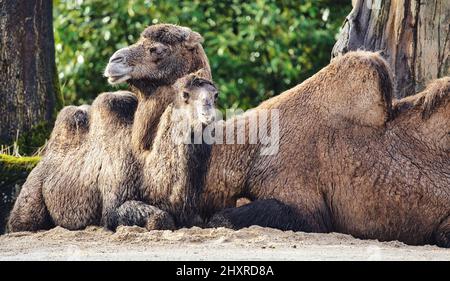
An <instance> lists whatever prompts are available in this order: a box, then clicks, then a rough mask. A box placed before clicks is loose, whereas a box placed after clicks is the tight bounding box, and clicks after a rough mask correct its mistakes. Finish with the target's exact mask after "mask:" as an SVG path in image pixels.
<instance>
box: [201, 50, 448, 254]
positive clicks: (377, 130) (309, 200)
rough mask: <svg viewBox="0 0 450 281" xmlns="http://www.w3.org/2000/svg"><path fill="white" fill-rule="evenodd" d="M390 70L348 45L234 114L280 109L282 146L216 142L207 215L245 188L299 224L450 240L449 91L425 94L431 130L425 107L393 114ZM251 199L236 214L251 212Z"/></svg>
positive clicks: (385, 236) (420, 240) (383, 236)
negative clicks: (272, 149)
mask: <svg viewBox="0 0 450 281" xmlns="http://www.w3.org/2000/svg"><path fill="white" fill-rule="evenodd" d="M390 76H391V75H390V70H389V69H388V67H387V66H386V63H385V62H384V60H383V59H382V58H381V57H380V56H379V55H378V54H374V53H369V52H353V53H349V54H347V55H344V56H342V57H339V58H337V59H335V60H333V61H332V62H331V64H330V65H329V66H327V67H325V68H324V69H322V70H321V71H320V72H319V73H317V74H316V75H314V76H313V77H311V78H310V79H308V80H307V81H305V82H303V83H302V84H300V85H298V86H296V87H294V88H293V89H291V90H288V91H286V92H284V93H282V94H281V95H279V96H277V97H274V98H272V99H270V100H268V101H266V102H263V103H262V104H261V105H260V106H258V107H257V108H256V109H254V110H253V111H251V112H249V113H247V114H246V115H244V116H241V117H238V118H241V119H242V118H244V119H245V118H247V117H249V116H250V115H252V114H258V112H259V111H260V109H278V110H279V111H280V130H281V131H280V148H279V153H278V154H276V155H273V156H261V155H260V154H259V152H260V149H261V144H256V145H251V144H243V145H214V146H213V147H212V151H211V158H210V160H209V166H208V173H207V176H206V185H205V189H204V192H203V194H202V196H203V197H202V198H203V200H202V202H203V203H202V207H201V211H202V212H203V215H204V216H205V217H208V216H211V214H213V213H214V212H215V211H218V210H220V209H222V208H226V207H232V206H233V205H234V202H235V200H236V198H239V197H242V196H244V197H248V198H250V199H252V200H264V199H276V200H277V201H276V202H281V203H282V204H285V205H286V206H287V207H289V208H290V211H289V213H291V217H292V221H293V222H295V223H294V224H296V225H294V226H293V227H292V228H293V229H296V230H304V231H313V232H330V231H336V232H343V233H349V234H352V235H354V236H356V237H360V238H371V239H379V240H400V241H403V242H406V243H410V244H424V243H437V244H438V245H440V246H446V247H449V246H450V240H449V239H450V238H449V233H450V225H449V220H450V219H449V215H450V189H449V188H450V158H449V154H448V150H446V149H445V148H446V147H448V142H446V141H445V140H443V139H441V137H445V136H448V133H449V132H450V128H449V123H448V113H449V108H448V106H446V104H448V103H447V102H446V101H444V100H442V99H445V100H447V101H448V96H449V93H448V90H442V91H441V90H438V93H436V92H435V90H436V89H437V88H439V89H443V88H441V87H432V88H430V90H429V91H428V92H427V93H423V94H419V95H425V98H424V101H425V100H428V102H426V103H424V104H425V107H424V108H426V112H428V113H431V115H430V116H429V117H428V118H436V120H435V121H434V122H435V126H436V127H437V128H435V131H433V132H432V131H427V132H425V131H423V129H424V128H425V127H426V126H427V125H428V124H426V121H425V123H424V121H423V120H422V113H423V112H424V111H423V110H420V111H416V110H409V111H405V112H402V113H400V114H398V116H396V117H395V114H394V113H393V111H392V109H391V101H390V96H391V89H392V86H391V80H390ZM416 98H417V97H416ZM438 100H439V101H440V102H438ZM430 104H433V105H435V106H431V107H430V106H429V105H430ZM431 108H433V110H431V111H430V109H431ZM428 113H427V115H428ZM433 116H434V117H433ZM394 117H395V118H394ZM446 118H447V119H446ZM228 122H230V121H228ZM427 135H428V136H427ZM443 148H444V149H443ZM251 204H252V203H250V204H248V205H246V206H244V207H245V210H246V212H241V213H240V214H241V215H242V216H244V217H248V218H249V219H251V218H252V217H254V213H252V210H251V208H250V206H251ZM271 204H272V205H270V206H271V207H276V205H274V204H273V203H271ZM277 204H278V203H277ZM249 205H250V206H249ZM241 208H243V207H241ZM261 209H262V208H261V206H257V207H256V208H255V210H258V211H261ZM266 215H267V216H270V214H266ZM248 224H251V221H248ZM299 224H300V225H299ZM216 226H217V225H216Z"/></svg>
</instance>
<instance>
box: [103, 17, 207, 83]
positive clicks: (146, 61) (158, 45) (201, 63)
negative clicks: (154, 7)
mask: <svg viewBox="0 0 450 281" xmlns="http://www.w3.org/2000/svg"><path fill="white" fill-rule="evenodd" d="M202 42H203V38H202V36H201V35H200V34H199V33H197V32H194V31H192V30H191V29H189V28H187V27H182V26H176V25H172V24H157V25H151V26H149V27H147V28H146V29H145V30H144V31H143V32H142V34H141V36H140V39H139V40H138V42H136V43H135V44H133V45H131V46H128V47H125V48H122V49H120V50H118V51H116V52H115V53H114V54H113V55H112V56H111V58H110V59H109V63H108V65H107V66H106V69H105V72H104V76H105V77H107V78H108V82H109V83H110V84H112V85H114V84H119V83H124V82H128V83H129V84H130V85H131V86H134V87H136V88H137V89H138V90H145V88H147V87H151V86H153V87H154V86H161V85H171V84H173V83H174V82H175V81H176V80H177V79H178V78H180V77H183V76H184V75H186V74H188V73H191V72H195V71H196V70H198V69H200V68H204V69H205V70H206V71H207V72H208V73H211V71H210V68H209V63H208V59H207V57H206V54H205V52H204V51H203V47H202V45H201V43H202ZM209 77H210V74H209Z"/></svg>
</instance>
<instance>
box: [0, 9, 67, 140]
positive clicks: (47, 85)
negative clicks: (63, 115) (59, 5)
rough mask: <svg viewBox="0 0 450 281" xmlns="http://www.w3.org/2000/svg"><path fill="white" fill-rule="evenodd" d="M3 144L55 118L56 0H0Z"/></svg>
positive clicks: (0, 126)
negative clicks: (53, 13) (54, 19)
mask: <svg viewBox="0 0 450 281" xmlns="http://www.w3.org/2000/svg"><path fill="white" fill-rule="evenodd" d="M0 40H1V41H0V42H1V44H0V70H1V71H0V73H1V75H0V118H1V119H0V143H9V142H11V140H13V139H14V138H15V136H16V134H17V133H19V134H22V133H26V132H27V131H29V130H30V129H31V128H33V127H34V126H35V125H37V124H39V123H42V122H51V121H52V120H53V118H54V113H55V107H56V101H57V100H56V97H57V94H58V95H59V83H58V80H57V76H56V75H57V74H56V66H55V47H54V39H53V24H52V1H51V0H20V1H14V0H0Z"/></svg>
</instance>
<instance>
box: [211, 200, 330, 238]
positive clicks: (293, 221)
mask: <svg viewBox="0 0 450 281" xmlns="http://www.w3.org/2000/svg"><path fill="white" fill-rule="evenodd" d="M207 225H208V226H209V227H221V226H223V227H228V228H232V229H240V228H244V227H249V226H251V225H259V226H262V227H272V228H278V229H281V230H293V231H307V232H311V231H318V232H323V231H324V230H317V229H314V227H313V224H311V223H309V222H308V219H307V218H303V217H302V216H301V215H299V214H298V212H296V211H295V210H294V209H293V208H291V207H289V206H287V205H286V204H283V203H281V202H280V201H278V200H275V199H267V200H256V201H253V202H251V203H248V204H246V205H243V206H241V207H237V208H228V209H224V210H222V211H220V212H218V213H216V214H215V215H214V216H213V217H212V218H211V220H210V221H209V222H208V224H207Z"/></svg>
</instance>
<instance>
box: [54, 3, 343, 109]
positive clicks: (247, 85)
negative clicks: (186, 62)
mask: <svg viewBox="0 0 450 281" xmlns="http://www.w3.org/2000/svg"><path fill="white" fill-rule="evenodd" d="M350 3H351V1H313V0H304V1H294V0H290V1H287V0H279V1H276V0H256V1H239V0H227V1H213V0H207V1H205V0H191V1H178V0H155V1H150V0H128V1H99V0H77V1H73V0H57V1H55V4H54V7H55V10H54V21H55V22H54V26H55V31H56V32H55V40H56V52H57V65H58V70H59V78H60V80H61V85H62V88H61V90H62V92H63V95H64V98H65V101H66V104H70V103H75V104H80V103H85V102H91V101H92V99H94V98H95V96H96V95H98V94H99V93H100V92H102V91H109V90H111V88H110V86H108V85H107V83H106V80H105V79H104V78H103V77H102V72H103V69H104V67H105V66H106V63H107V62H108V59H109V57H110V56H111V55H112V54H113V53H114V51H115V50H117V49H119V48H122V47H124V46H127V45H130V44H132V43H134V42H135V41H136V40H137V39H138V38H139V34H140V32H141V31H142V30H143V29H144V28H145V27H146V26H148V25H150V24H152V23H161V22H165V23H174V24H179V25H184V26H189V27H191V28H192V29H193V30H195V31H198V32H199V33H201V34H202V35H203V37H204V38H205V43H204V47H205V50H206V53H207V55H208V57H209V59H210V63H211V67H212V71H213V76H214V79H215V82H216V83H217V84H218V85H219V87H220V90H221V94H220V102H219V105H220V106H221V107H222V108H228V107H240V108H243V109H246V108H249V107H253V106H255V105H257V104H259V103H260V102H261V101H262V100H264V99H267V98H269V97H271V96H273V95H275V94H279V93H281V92H282V91H284V90H286V89H288V88H290V87H292V86H294V85H296V84H298V83H300V82H302V81H303V80H304V79H306V78H308V77H309V76H311V75H312V74H314V73H315V72H317V71H318V70H319V69H320V68H321V67H323V66H324V65H326V64H328V62H329V59H330V53H331V49H332V46H333V44H334V42H335V35H336V33H337V32H338V29H339V27H340V25H341V23H342V22H343V19H344V17H345V15H346V14H348V12H349V11H350V9H351V4H350Z"/></svg>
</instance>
